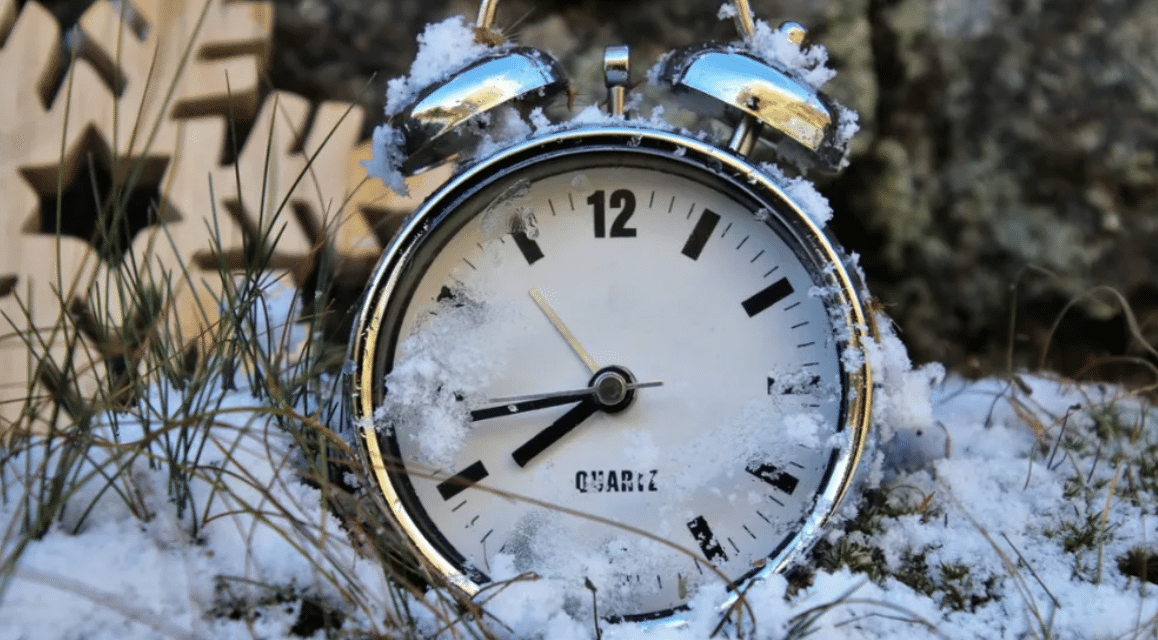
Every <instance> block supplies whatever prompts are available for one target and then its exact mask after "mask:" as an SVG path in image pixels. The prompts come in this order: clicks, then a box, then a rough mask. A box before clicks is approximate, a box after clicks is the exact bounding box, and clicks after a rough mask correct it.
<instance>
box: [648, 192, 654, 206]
mask: <svg viewBox="0 0 1158 640" xmlns="http://www.w3.org/2000/svg"><path fill="white" fill-rule="evenodd" d="M654 204H655V192H654V191H652V192H651V198H649V199H648V201H647V208H648V209H650V208H651V207H652V205H654Z"/></svg>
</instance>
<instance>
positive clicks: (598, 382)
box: [511, 366, 662, 467]
mask: <svg viewBox="0 0 1158 640" xmlns="http://www.w3.org/2000/svg"><path fill="white" fill-rule="evenodd" d="M659 384H662V383H659ZM641 386H648V387H654V386H659V385H658V384H656V383H645V384H644V385H640V384H639V383H637V382H635V378H634V376H632V375H631V372H630V371H628V370H627V369H625V368H623V367H616V366H611V367H604V368H603V369H600V370H599V371H597V372H596V373H595V375H594V376H592V378H591V384H590V387H589V389H590V393H588V394H585V396H584V398H583V399H582V400H581V401H580V402H579V404H577V405H575V406H574V407H572V408H571V410H570V411H568V412H567V413H564V414H563V415H562V416H559V419H557V420H555V421H554V422H552V423H551V425H550V426H548V427H547V428H545V429H543V430H542V431H540V432H538V433H536V434H535V435H534V436H533V437H532V438H531V439H530V440H528V441H526V442H525V443H523V444H522V445H521V446H520V447H519V448H518V449H515V451H514V453H512V454H511V457H512V458H514V459H515V464H517V465H519V466H520V467H525V466H527V464H528V463H530V462H531V460H533V459H534V458H535V457H536V456H538V455H539V454H541V453H543V452H544V451H546V450H547V448H548V447H550V446H551V445H553V444H555V443H556V442H558V441H559V440H561V439H563V436H565V435H567V434H568V433H571V431H573V430H574V429H575V427H578V426H579V425H580V424H582V423H583V422H584V421H585V420H587V419H588V418H590V417H591V416H593V415H595V414H596V413H597V412H599V411H603V412H604V413H619V412H621V411H623V410H624V409H627V408H628V407H629V406H631V402H632V401H633V400H635V390H636V389H638V388H640V387H641Z"/></svg>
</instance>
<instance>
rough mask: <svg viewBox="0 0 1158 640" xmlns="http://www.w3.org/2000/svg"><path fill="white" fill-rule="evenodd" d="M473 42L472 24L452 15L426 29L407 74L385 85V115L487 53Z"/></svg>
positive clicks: (403, 105) (419, 37)
mask: <svg viewBox="0 0 1158 640" xmlns="http://www.w3.org/2000/svg"><path fill="white" fill-rule="evenodd" d="M489 49H490V48H489V47H487V46H486V45H483V44H479V43H478V42H477V41H476V40H475V33H474V25H472V24H471V23H470V22H469V21H468V20H467V19H466V18H465V17H463V16H452V17H450V18H447V19H446V20H443V21H442V22H435V23H432V24H429V25H427V26H426V30H425V31H423V32H422V33H421V34H420V35H419V36H418V53H417V54H415V56H414V62H413V63H412V64H411V65H410V73H409V75H406V76H403V77H401V78H394V79H392V80H390V82H389V83H387V85H386V115H387V116H391V115H394V114H396V113H399V112H401V111H402V109H404V108H405V107H406V106H407V105H408V104H409V103H410V102H411V101H412V100H413V99H414V96H415V94H417V93H418V92H420V91H422V90H423V89H424V88H426V87H427V86H430V85H431V84H434V83H435V82H437V81H439V80H442V79H443V78H445V77H447V76H448V75H450V74H451V73H452V72H453V71H455V70H457V69H461V68H463V67H465V66H466V65H467V64H469V63H470V62H473V61H474V60H477V59H478V58H480V57H482V56H483V55H484V54H486V53H487V51H489Z"/></svg>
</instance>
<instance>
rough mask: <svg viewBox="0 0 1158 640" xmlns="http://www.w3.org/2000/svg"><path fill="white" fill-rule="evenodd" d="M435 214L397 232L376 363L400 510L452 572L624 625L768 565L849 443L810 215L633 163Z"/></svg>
mask: <svg viewBox="0 0 1158 640" xmlns="http://www.w3.org/2000/svg"><path fill="white" fill-rule="evenodd" d="M685 153H686V151H685ZM448 206H449V208H448V209H446V210H445V211H444V212H442V215H441V217H439V218H438V221H437V223H435V224H432V225H430V226H429V227H428V228H427V229H424V230H420V229H419V227H418V226H417V225H411V230H412V231H413V234H414V235H413V242H411V243H410V245H409V248H408V249H407V251H406V252H405V253H406V259H405V266H404V267H399V268H397V269H396V273H395V275H396V279H395V281H394V283H393V284H392V294H391V296H390V299H389V300H387V301H384V302H382V306H381V308H382V309H384V310H385V311H384V313H383V315H382V316H381V317H382V318H384V328H383V331H384V332H387V333H388V334H389V336H384V337H382V338H379V347H378V351H377V358H378V360H379V362H380V370H381V371H382V372H388V374H387V375H386V377H385V385H384V390H383V391H382V399H381V400H382V406H381V410H380V412H379V415H380V416H381V415H385V420H384V421H383V424H380V425H379V433H378V441H379V446H380V447H381V450H382V453H381V455H382V456H384V457H386V458H389V459H391V460H394V459H396V460H397V464H400V465H401V466H402V467H404V470H400V471H396V472H394V473H389V474H387V480H386V482H387V483H388V484H389V485H390V488H389V492H388V493H392V494H394V496H395V498H396V503H397V510H399V511H401V512H403V513H404V514H405V519H407V520H408V521H409V522H410V524H411V526H412V527H413V528H414V529H416V530H417V531H418V533H419V534H420V535H421V537H423V538H424V539H425V541H426V544H428V545H429V547H430V548H431V549H432V550H433V551H434V552H435V554H436V555H439V556H440V557H441V561H443V562H445V563H447V564H449V565H452V566H453V567H454V568H455V569H456V570H457V571H460V572H462V573H463V574H465V576H466V577H467V578H468V580H467V582H473V583H475V584H478V583H482V582H485V581H488V580H492V579H494V577H495V576H501V577H509V575H510V574H511V573H512V572H524V571H533V572H534V573H535V574H537V575H539V576H540V577H541V578H542V579H545V580H555V581H559V582H560V583H562V584H566V585H571V586H573V589H572V593H573V602H569V603H568V606H575V607H581V606H589V605H590V599H591V597H592V596H591V592H590V591H588V590H587V589H585V588H584V587H585V584H586V583H587V581H590V583H591V584H592V585H593V586H594V587H595V588H596V592H595V593H596V594H597V596H596V597H597V598H598V607H599V611H600V613H601V614H603V615H610V616H620V617H626V618H647V617H652V616H664V615H670V614H671V613H672V611H673V610H675V609H677V608H678V607H680V606H682V605H683V604H685V603H686V602H687V600H688V599H689V597H691V596H692V595H693V594H694V591H695V589H696V588H697V587H698V586H700V585H703V584H706V583H708V582H710V581H721V580H722V581H725V582H738V581H740V580H742V579H744V578H747V577H748V576H751V575H752V574H753V573H755V572H757V571H759V570H760V569H761V568H763V567H765V566H768V565H769V563H777V562H780V561H782V560H783V559H784V557H785V556H786V554H788V553H789V552H791V551H792V550H793V549H794V547H795V545H796V543H797V541H798V540H799V539H800V538H801V536H802V534H803V533H804V529H806V528H807V527H808V526H810V523H813V522H814V521H815V520H816V518H817V515H816V513H815V512H816V510H817V509H824V508H828V507H823V506H818V499H820V502H821V503H823V502H825V501H826V500H827V501H828V502H831V501H832V497H833V493H834V491H836V490H837V489H834V487H837V488H839V486H841V485H842V484H843V483H844V482H845V481H846V479H845V478H844V477H843V476H844V475H845V474H847V471H848V467H849V465H848V464H847V463H848V458H849V456H850V455H851V454H850V451H851V450H852V449H854V448H855V447H856V446H859V437H858V436H856V435H855V434H850V433H849V432H850V430H849V429H847V428H846V424H847V415H846V414H847V402H848V395H849V392H848V390H847V388H846V381H847V376H846V374H845V373H844V370H843V369H842V366H841V358H842V350H843V349H844V348H845V347H844V345H843V343H842V342H841V340H840V337H841V336H843V337H845V338H847V328H846V327H844V326H843V325H841V323H842V322H843V320H842V319H841V315H840V314H834V313H833V312H832V308H833V305H834V302H833V295H832V294H831V293H828V294H823V292H824V291H825V290H826V289H832V290H836V289H839V288H840V287H839V286H838V285H839V282H836V281H834V280H833V276H832V273H831V272H832V268H831V265H826V264H824V262H823V256H822V255H820V254H819V253H818V252H817V251H816V250H815V249H810V248H808V247H807V246H806V245H807V243H808V240H801V239H800V236H799V234H798V233H797V232H790V231H789V227H788V226H786V225H785V223H784V219H785V218H784V217H785V216H791V215H798V214H795V213H794V212H792V211H791V210H790V208H789V206H788V205H787V204H785V203H784V202H777V201H759V200H755V199H754V198H753V197H752V195H751V194H750V192H748V191H746V190H744V189H743V188H742V187H739V186H737V185H736V184H733V183H730V182H728V181H727V180H724V179H721V178H719V177H717V176H715V175H713V174H712V173H711V172H709V171H707V170H704V169H701V168H697V167H696V166H695V164H693V163H692V162H691V161H690V160H688V159H687V158H685V157H684V155H683V154H669V155H668V156H667V157H663V156H661V155H656V154H654V153H653V154H648V153H644V152H634V153H624V152H619V153H608V152H590V153H570V154H564V155H561V156H559V157H556V158H553V159H550V160H548V161H543V162H537V163H530V164H528V165H526V166H522V167H514V168H512V169H511V170H509V171H507V172H505V173H503V174H502V175H501V177H498V178H495V179H493V180H491V181H490V183H489V184H487V185H486V186H485V187H483V188H478V189H474V190H473V191H471V190H468V191H467V193H466V196H465V197H464V198H462V199H459V200H456V201H454V202H451V203H448ZM432 215H433V214H432ZM826 267H828V273H826V272H825V269H826ZM834 318H835V322H836V323H837V325H840V326H837V325H834ZM565 334H566V335H565ZM588 390H589V391H588ZM573 391H578V392H579V393H566V392H573ZM560 396H561V397H560ZM854 441H855V442H854ZM829 506H830V505H829ZM823 515H827V514H826V513H823V514H822V516H823Z"/></svg>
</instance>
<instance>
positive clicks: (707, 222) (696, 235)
mask: <svg viewBox="0 0 1158 640" xmlns="http://www.w3.org/2000/svg"><path fill="white" fill-rule="evenodd" d="M719 222H720V215H719V214H718V213H714V212H712V211H709V210H708V209H704V211H703V213H701V214H700V219H699V220H697V221H696V226H695V228H693V229H692V235H690V236H688V241H687V242H686V243H684V250H683V254H684V255H685V256H687V257H689V258H691V259H692V260H699V259H700V253H701V252H702V251H703V250H704V245H706V244H707V243H708V239H709V238H711V237H712V232H713V231H715V230H716V225H717V224H719Z"/></svg>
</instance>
